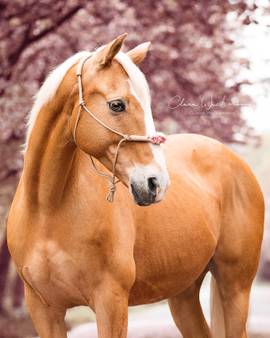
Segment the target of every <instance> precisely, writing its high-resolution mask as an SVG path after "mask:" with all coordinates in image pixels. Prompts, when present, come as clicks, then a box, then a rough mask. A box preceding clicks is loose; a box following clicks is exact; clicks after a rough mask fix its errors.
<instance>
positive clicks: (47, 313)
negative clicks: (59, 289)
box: [25, 285, 67, 338]
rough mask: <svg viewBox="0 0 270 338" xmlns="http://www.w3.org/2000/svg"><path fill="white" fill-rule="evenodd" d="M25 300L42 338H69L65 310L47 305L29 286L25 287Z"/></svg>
mask: <svg viewBox="0 0 270 338" xmlns="http://www.w3.org/2000/svg"><path fill="white" fill-rule="evenodd" d="M25 300H26V304H27V307H28V310H29V313H30V316H31V318H32V321H33V323H34V326H35V329H36V331H37V333H38V335H39V337H40V338H67V334H66V328H65V323H64V318H65V312H66V311H65V310H64V309H63V310H62V309H58V308H56V307H54V306H51V305H48V304H45V303H44V302H42V300H41V299H40V297H39V296H38V295H37V294H36V293H35V292H34V291H33V290H32V289H31V288H30V287H29V286H28V285H25Z"/></svg>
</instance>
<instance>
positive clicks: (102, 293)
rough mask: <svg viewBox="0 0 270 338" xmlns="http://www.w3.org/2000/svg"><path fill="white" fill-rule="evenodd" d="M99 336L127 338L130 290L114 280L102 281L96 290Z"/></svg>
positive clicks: (103, 337) (102, 337) (99, 337)
mask: <svg viewBox="0 0 270 338" xmlns="http://www.w3.org/2000/svg"><path fill="white" fill-rule="evenodd" d="M94 299H95V312H96V318H97V327H98V338H126V337H127V324H128V291H127V290H126V289H124V288H123V287H122V286H121V285H119V284H118V283H116V282H114V281H110V282H108V283H102V286H101V287H99V288H98V289H97V290H96V292H95V297H94Z"/></svg>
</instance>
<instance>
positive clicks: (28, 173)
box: [22, 95, 76, 208]
mask: <svg viewBox="0 0 270 338" xmlns="http://www.w3.org/2000/svg"><path fill="white" fill-rule="evenodd" d="M69 101H70V100H69V97H68V96H67V95H66V96H65V95H63V96H62V97H61V98H60V99H56V98H54V99H52V100H51V101H50V102H48V103H47V104H45V105H44V106H43V107H42V109H41V111H40V112H39V114H38V117H37V120H36V122H35V125H34V127H33V130H32V132H31V136H30V139H29V144H28V146H27V151H26V154H25V162H24V170H23V175H22V179H23V183H24V190H25V192H26V195H25V196H26V198H27V200H28V201H30V203H31V205H32V206H33V205H38V206H40V207H41V206H42V207H45V208H55V207H57V206H59V204H60V203H61V201H62V199H63V196H64V191H65V187H66V185H67V184H68V183H69V176H70V173H71V169H72V164H73V162H74V154H75V149H76V146H75V144H74V142H73V140H72V133H71V131H70V128H69V125H68V110H70V112H71V109H72V108H73V106H72V105H71V102H69Z"/></svg>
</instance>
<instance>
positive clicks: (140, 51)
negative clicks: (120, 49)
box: [127, 41, 151, 65]
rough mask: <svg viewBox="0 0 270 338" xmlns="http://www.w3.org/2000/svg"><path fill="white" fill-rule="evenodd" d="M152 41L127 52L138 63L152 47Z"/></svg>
mask: <svg viewBox="0 0 270 338" xmlns="http://www.w3.org/2000/svg"><path fill="white" fill-rule="evenodd" d="M150 45H151V42H149V41H148V42H144V43H141V44H140V45H138V46H137V47H135V48H133V49H131V50H130V51H128V52H127V55H128V56H129V57H130V58H131V60H132V61H133V62H134V63H135V64H136V65H137V64H139V63H141V62H142V61H143V60H144V58H145V57H146V54H147V52H148V50H149V48H150Z"/></svg>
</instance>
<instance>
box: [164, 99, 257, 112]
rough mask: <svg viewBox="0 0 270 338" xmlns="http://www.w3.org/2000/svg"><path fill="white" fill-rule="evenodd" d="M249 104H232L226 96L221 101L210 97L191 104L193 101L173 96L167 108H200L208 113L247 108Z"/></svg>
mask: <svg viewBox="0 0 270 338" xmlns="http://www.w3.org/2000/svg"><path fill="white" fill-rule="evenodd" d="M249 105H250V104H248V103H241V102H234V101H232V100H229V99H227V98H226V96H223V97H222V99H221V100H214V99H213V97H212V96H211V97H210V98H207V99H206V98H205V97H201V98H200V99H199V100H198V102H193V101H188V100H186V98H184V97H182V96H180V95H175V96H173V97H172V98H171V99H170V101H169V103H168V107H169V108H170V109H176V108H180V107H189V108H198V107H200V108H202V109H203V110H205V111H207V112H210V111H212V110H214V109H217V108H218V109H221V108H225V107H228V106H235V107H239V106H241V107H242V106H245V107H246V106H249Z"/></svg>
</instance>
